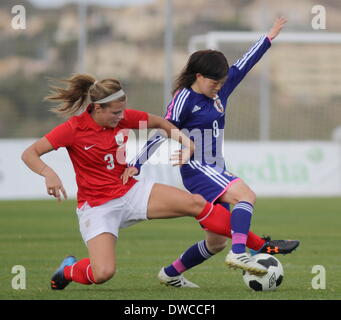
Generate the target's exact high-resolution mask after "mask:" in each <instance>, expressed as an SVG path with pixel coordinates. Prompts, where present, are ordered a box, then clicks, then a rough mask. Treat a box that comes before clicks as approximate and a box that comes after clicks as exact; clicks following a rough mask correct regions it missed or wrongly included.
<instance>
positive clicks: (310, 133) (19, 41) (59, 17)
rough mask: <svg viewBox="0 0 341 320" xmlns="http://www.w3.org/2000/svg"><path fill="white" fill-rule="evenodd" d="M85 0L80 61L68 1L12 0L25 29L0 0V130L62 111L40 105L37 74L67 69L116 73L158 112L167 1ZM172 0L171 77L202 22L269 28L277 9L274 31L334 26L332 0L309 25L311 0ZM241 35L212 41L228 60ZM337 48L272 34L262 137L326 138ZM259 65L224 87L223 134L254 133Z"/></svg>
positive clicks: (336, 109)
mask: <svg viewBox="0 0 341 320" xmlns="http://www.w3.org/2000/svg"><path fill="white" fill-rule="evenodd" d="M83 3H84V1H83ZM94 3H96V1H88V5H87V10H86V20H85V21H86V30H83V31H86V35H87V36H86V40H87V43H86V46H85V51H84V62H83V63H82V65H80V64H81V61H80V56H79V52H78V45H79V42H78V40H79V35H80V20H79V8H78V4H77V2H72V1H65V0H64V1H60V0H59V1H58V0H56V1H55V2H54V1H48V0H46V1H44V0H32V1H28V0H24V1H20V4H21V5H24V7H25V9H26V29H24V30H14V29H13V28H12V27H11V19H12V18H13V16H14V15H13V14H12V13H11V9H12V7H13V6H14V5H15V3H14V2H13V1H11V0H3V1H1V4H0V44H1V52H0V110H1V117H0V137H2V138H13V137H39V136H41V135H43V134H44V133H45V132H47V131H48V130H50V129H51V128H52V127H53V126H54V125H56V124H57V123H59V122H60V121H62V120H61V119H57V118H56V117H55V115H54V114H52V113H50V112H49V108H50V107H51V105H49V104H48V103H46V102H44V101H43V98H44V96H45V95H46V94H47V93H48V90H49V89H48V83H47V81H48V79H49V78H50V77H52V78H64V77H67V76H69V75H70V74H71V73H73V72H77V71H84V72H88V73H91V74H93V75H95V76H96V77H97V78H99V79H100V78H103V77H116V78H118V79H120V80H121V81H122V83H123V85H124V87H125V88H126V91H127V92H128V95H129V104H130V105H131V106H133V107H135V108H140V109H143V110H146V111H149V112H153V113H155V114H159V115H163V113H164V108H165V106H164V104H165V102H164V90H163V85H164V78H165V76H166V75H165V72H166V71H165V70H166V68H165V50H164V35H165V10H166V3H167V1H165V0H154V1H153V0H150V1H143V0H142V1H141V0H140V1H137V0H135V1H133V0H131V1H126V2H124V1H117V0H111V1H110V0H107V1H103V0H102V2H101V1H97V5H94ZM124 3H125V5H124ZM172 3H173V22H172V24H173V26H174V30H173V39H174V40H173V41H174V46H173V52H172V55H171V56H172V61H173V74H172V75H171V77H172V79H174V77H175V76H176V74H177V73H178V72H179V71H180V70H181V68H182V67H183V66H184V64H185V63H186V60H187V58H188V54H189V53H188V43H189V40H190V39H191V37H192V36H194V35H198V34H205V33H207V32H211V31H256V32H259V33H260V34H261V33H262V32H264V31H266V30H269V28H270V26H271V24H272V23H273V21H274V19H275V17H276V16H278V15H279V14H282V15H284V16H286V17H288V19H289V22H288V23H287V25H286V27H285V30H283V32H293V31H294V32H303V31H304V32H325V33H330V32H340V31H341V30H340V23H339V21H340V17H341V2H340V1H337V0H334V1H333V0H328V1H326V0H324V1H322V0H321V1H319V4H320V5H324V6H325V8H326V10H327V19H326V23H327V25H326V27H327V29H326V30H319V31H314V30H313V29H312V25H311V21H312V19H313V17H314V15H313V14H312V12H311V11H312V7H313V5H315V4H316V3H315V1H313V0H302V1H299V2H297V1H291V0H288V1H285V2H283V1H279V0H274V1H263V0H246V1H237V0H229V1H226V0H210V1H204V0H187V1H182V0H173V1H172ZM58 4H59V5H58ZM60 4H62V5H60ZM99 4H102V5H99ZM105 4H107V5H105ZM52 5H54V6H52ZM51 6H52V7H51ZM83 29H84V28H83ZM256 40H257V39H255V41H256ZM250 45H251V43H246V44H245V43H244V44H237V43H227V44H224V45H222V46H221V47H220V49H221V50H222V51H224V53H225V54H226V56H227V58H228V60H229V62H230V64H231V63H233V62H234V61H236V60H237V59H238V58H239V57H240V56H241V55H242V54H243V52H245V51H246V50H247V48H248V47H249V46H250ZM340 56H341V45H340V44H321V45H316V44H314V45H310V44H297V43H296V44H276V41H275V42H274V45H273V48H272V49H271V50H270V52H269V53H268V54H267V57H266V58H267V64H268V68H269V72H268V83H269V84H270V88H271V90H270V92H271V95H270V134H269V139H270V140H306V139H307V140H316V139H318V140H329V139H330V138H331V136H332V132H333V130H334V129H335V128H336V127H337V126H339V125H340V119H341V107H340V98H341V90H340V89H341V80H340V79H341V78H340V74H341V59H340ZM261 64H262V62H261V63H260V65H261ZM260 71H261V67H260V66H257V67H256V68H255V69H254V70H253V71H252V72H251V73H250V74H249V75H248V77H247V80H245V81H244V82H243V83H242V84H241V86H240V87H239V88H238V89H237V91H236V92H235V94H234V95H233V96H232V97H231V100H230V102H229V115H228V117H229V118H231V119H233V121H230V122H229V125H228V128H227V130H226V133H225V134H226V139H228V140H257V139H258V138H259V131H260V128H259V117H261V116H262V115H259V108H258V101H259V79H260V73H261V72H260Z"/></svg>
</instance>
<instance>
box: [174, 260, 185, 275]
mask: <svg viewBox="0 0 341 320" xmlns="http://www.w3.org/2000/svg"><path fill="white" fill-rule="evenodd" d="M172 265H173V267H174V268H175V270H176V271H177V272H179V273H183V272H184V271H186V267H185V266H184V264H183V263H182V261H181V260H180V259H178V260H176V261H174V262H173V263H172Z"/></svg>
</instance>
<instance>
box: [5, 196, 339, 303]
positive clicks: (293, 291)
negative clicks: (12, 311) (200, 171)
mask: <svg viewBox="0 0 341 320" xmlns="http://www.w3.org/2000/svg"><path fill="white" fill-rule="evenodd" d="M74 208H75V202H74V201H66V202H62V203H58V202H56V201H1V202H0V240H1V241H0V253H1V255H0V257H1V259H0V288H1V289H0V299H9V300H12V299H17V300H18V299H25V300H32V299H48V300H51V299H113V300H116V299H117V300H135V299H139V300H140V299H141V300H149V299H154V300H155V299H156V300H169V299H174V300H187V299H190V300H202V299H207V300H230V299H233V300H239V299H252V300H258V299H261V300H267V299H276V300H278V299H285V300H297V299H304V300H305V299H322V300H331V299H337V300H339V299H340V298H341V259H340V257H341V254H340V253H341V250H340V244H341V199H340V198H324V199H317V198H314V199H310V198H306V199H273V198H271V199H258V202H257V205H256V211H255V215H254V217H253V221H252V226H253V227H252V230H253V231H254V232H256V233H258V234H260V235H263V234H270V235H272V237H273V238H274V239H275V238H276V239H299V240H301V246H300V247H299V249H298V250H297V251H295V252H294V253H293V254H291V255H288V256H282V255H281V256H277V257H278V258H279V260H280V261H281V262H282V264H283V267H284V272H285V276H284V281H283V283H282V285H281V287H280V288H279V289H278V290H277V291H274V292H253V291H251V290H250V289H248V288H247V287H246V286H245V284H244V283H243V280H242V276H241V272H240V271H236V270H230V269H227V268H226V267H225V265H224V263H223V261H224V258H225V255H226V253H227V249H226V250H225V251H224V252H222V253H219V254H217V255H216V256H214V257H213V258H211V259H210V260H209V261H207V262H205V263H203V264H201V265H199V266H197V267H196V268H195V269H192V270H189V271H188V272H186V277H188V278H189V279H190V280H192V281H194V282H196V283H198V284H199V285H200V287H201V288H200V289H175V288H168V287H164V286H161V285H160V284H159V282H158V280H157V278H156V275H157V273H158V271H159V269H160V267H161V266H163V265H167V264H169V263H170V262H172V261H173V260H174V259H175V258H176V257H177V256H179V255H180V254H181V253H182V251H183V250H184V249H186V248H187V247H188V246H190V245H192V244H193V243H195V242H197V241H199V240H201V239H202V238H203V236H204V233H203V231H202V230H201V229H200V227H199V226H198V224H197V223H196V222H195V221H194V220H193V219H191V218H180V219H172V220H158V221H156V220H155V221H148V222H143V223H140V224H137V225H135V226H132V227H130V228H128V229H123V230H121V232H120V238H119V241H118V248H117V260H118V261H117V266H118V268H117V269H118V270H117V274H116V275H115V277H114V278H113V279H111V280H110V281H109V282H107V283H105V284H103V285H92V286H83V285H80V284H76V283H71V284H70V285H69V286H68V287H67V288H66V289H65V290H64V291H58V292H56V291H52V290H50V288H49V280H50V276H51V274H52V273H53V271H54V270H55V269H56V267H57V266H58V265H59V263H60V261H61V260H62V258H63V257H64V256H66V255H69V254H73V255H75V256H77V257H78V258H83V257H86V256H87V250H86V247H85V245H84V244H83V242H82V240H81V237H80V234H79V231H78V221H77V217H76V214H75V213H74ZM15 265H22V266H24V267H25V270H26V289H21V290H20V289H19V290H15V289H13V288H12V280H13V278H15V276H16V274H13V273H12V268H13V266H15ZM314 265H322V266H324V268H325V270H326V289H319V290H316V289H313V288H312V280H313V278H314V277H315V276H316V275H317V274H313V273H312V268H313V266H314Z"/></svg>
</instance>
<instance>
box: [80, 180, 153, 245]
mask: <svg viewBox="0 0 341 320" xmlns="http://www.w3.org/2000/svg"><path fill="white" fill-rule="evenodd" d="M153 185H154V182H152V181H149V180H144V179H142V180H139V181H138V182H136V183H135V185H134V186H133V187H132V188H131V189H130V190H129V191H128V192H127V193H126V194H125V195H124V196H123V197H121V198H116V199H113V200H110V201H108V202H106V203H104V204H102V205H100V206H97V207H90V206H89V205H88V203H85V204H84V205H83V206H82V207H81V208H79V209H78V208H77V211H76V212H77V216H78V220H79V229H80V232H81V234H82V238H83V241H84V242H85V244H86V243H87V241H89V240H90V239H92V238H94V237H96V236H98V235H99V234H101V233H103V232H109V233H112V234H113V235H114V236H115V237H116V238H118V231H119V229H121V228H126V227H129V226H131V225H133V224H135V223H138V222H141V221H144V220H148V218H147V209H148V200H149V195H150V193H151V190H152V187H153Z"/></svg>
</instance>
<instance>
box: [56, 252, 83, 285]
mask: <svg viewBox="0 0 341 320" xmlns="http://www.w3.org/2000/svg"><path fill="white" fill-rule="evenodd" d="M76 262H77V259H76V257H74V256H68V257H66V258H65V259H64V260H63V261H62V263H61V264H60V266H59V267H58V269H57V270H56V271H55V273H54V274H53V275H52V278H51V289H52V290H63V289H64V288H65V287H66V286H67V285H68V284H69V283H70V282H71V281H68V280H66V279H65V278H64V268H65V267H66V266H72V265H73V264H74V263H76Z"/></svg>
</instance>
